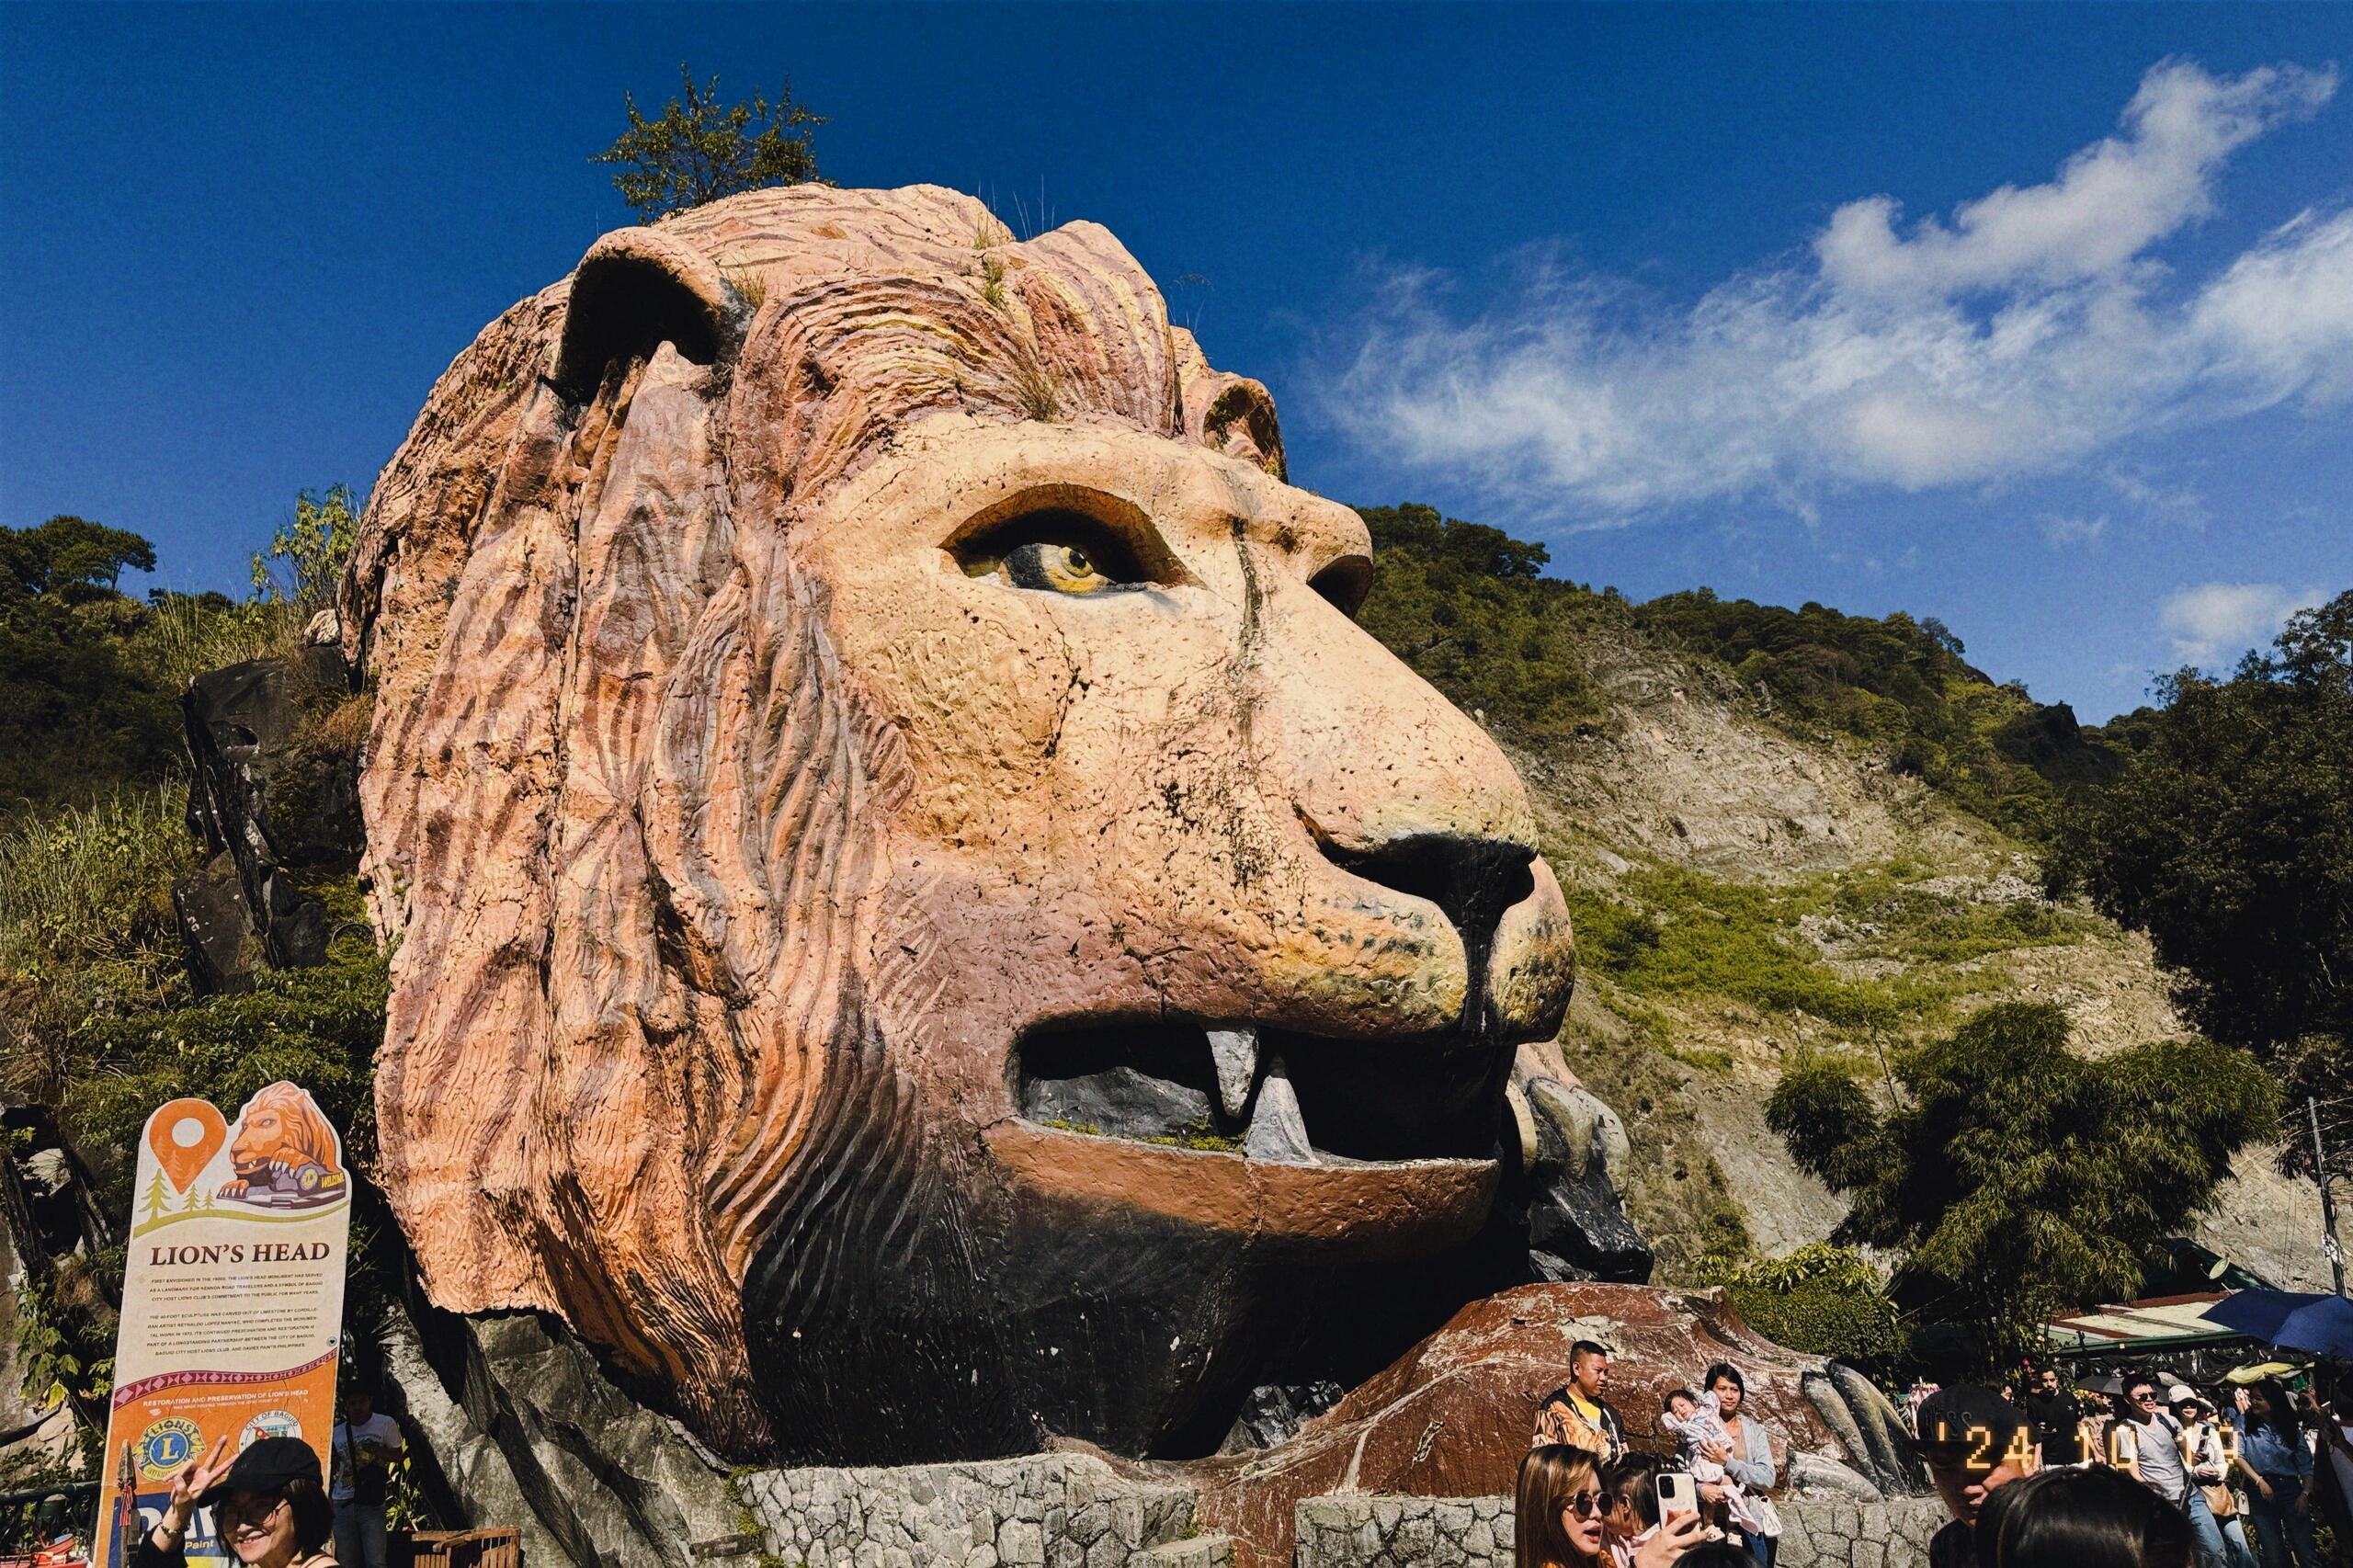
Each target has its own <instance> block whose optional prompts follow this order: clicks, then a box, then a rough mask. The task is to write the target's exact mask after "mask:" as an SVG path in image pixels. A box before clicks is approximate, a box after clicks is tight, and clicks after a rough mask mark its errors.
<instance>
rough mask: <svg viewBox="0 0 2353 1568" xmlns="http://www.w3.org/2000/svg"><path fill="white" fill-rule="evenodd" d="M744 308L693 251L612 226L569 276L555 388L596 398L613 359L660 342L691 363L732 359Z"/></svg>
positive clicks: (645, 354)
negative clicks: (611, 229)
mask: <svg viewBox="0 0 2353 1568" xmlns="http://www.w3.org/2000/svg"><path fill="white" fill-rule="evenodd" d="M750 319H751V309H750V307H749V306H747V305H746V304H745V302H744V300H743V298H742V296H740V295H738V294H737V293H736V292H735V290H733V289H732V288H730V287H729V286H728V283H727V280H726V278H723V277H722V276H721V275H720V271H719V267H717V265H716V264H714V263H713V262H712V261H711V259H710V257H709V256H705V255H703V254H702V253H701V252H700V251H698V250H695V249H693V248H691V247H689V246H687V245H683V244H679V243H678V242H677V241H676V240H673V239H670V238H668V237H667V236H665V235H664V234H661V233H656V232H654V230H652V229H617V230H615V231H614V232H613V233H609V234H607V235H606V236H605V237H604V238H603V239H601V240H598V241H597V243H596V244H593V245H591V246H589V247H588V254H587V255H586V256H583V257H581V259H580V267H579V268H578V270H576V271H575V272H574V274H573V275H572V302H571V304H570V306H569V308H568V309H567V310H566V311H565V312H564V319H563V340H562V341H561V342H560V343H559V344H558V345H557V347H556V355H555V373H554V377H553V380H554V382H555V387H556V390H557V391H558V392H562V393H563V395H564V396H565V397H566V398H568V399H570V400H572V401H573V402H574V403H585V402H586V401H587V400H588V399H590V398H592V397H594V396H596V395H597V384H598V383H599V382H600V381H603V380H604V376H605V367H606V366H608V365H609V364H611V363H612V362H613V361H614V360H616V359H621V360H626V359H631V358H638V359H651V358H654V350H656V349H658V348H659V347H662V345H664V344H665V343H667V344H669V345H671V346H672V347H675V348H676V349H677V351H678V352H679V353H680V354H681V355H683V356H684V357H685V358H688V359H690V360H692V361H693V362H694V363H696V364H698V365H712V364H717V363H718V362H719V361H720V360H722V359H723V358H728V357H729V356H731V355H732V354H733V352H734V350H735V347H736V346H737V344H739V343H740V342H741V341H742V339H743V334H744V328H745V324H747V323H748V322H749V321H750Z"/></svg>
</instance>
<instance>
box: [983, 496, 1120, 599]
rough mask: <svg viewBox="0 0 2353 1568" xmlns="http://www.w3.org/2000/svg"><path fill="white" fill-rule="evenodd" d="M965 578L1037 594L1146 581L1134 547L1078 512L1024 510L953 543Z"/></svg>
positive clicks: (1103, 590)
mask: <svg viewBox="0 0 2353 1568" xmlns="http://www.w3.org/2000/svg"><path fill="white" fill-rule="evenodd" d="M956 559H957V562H958V563H959V564H961V566H962V567H963V568H964V574H965V575H966V576H968V577H1001V578H1003V579H1004V580H1005V581H1006V582H1007V583H1010V584H1012V585H1014V586H1015V587H1017V588H1030V589H1034V590H1037V591H1039V592H1041V593H1049V594H1070V595H1074V596H1084V595H1088V594H1108V593H1114V592H1117V591H1118V590H1120V589H1122V588H1137V587H1142V585H1144V584H1146V583H1147V582H1150V581H1151V580H1152V576H1151V574H1149V573H1147V572H1146V571H1145V570H1144V569H1143V568H1142V565H1140V564H1139V563H1138V562H1137V560H1136V553H1135V551H1133V550H1132V549H1131V548H1130V547H1129V546H1128V544H1127V542H1126V541H1125V540H1122V539H1120V536H1119V535H1118V534H1117V533H1115V532H1113V531H1112V530H1111V529H1110V528H1106V527H1105V526H1104V525H1103V524H1102V523H1100V522H1097V520H1096V519H1095V518H1093V517H1088V516H1086V514H1085V513H1083V512H1071V511H1064V510H1062V509H1060V508H1056V509H1052V510H1048V511H1037V512H1029V513H1024V514H1023V515H1022V516H1020V517H1014V518H1010V519H1008V520H1007V521H1006V522H1005V523H1004V524H1002V525H1001V526H999V527H997V528H991V529H989V530H988V531H987V532H986V533H985V534H983V535H982V536H981V537H980V538H978V539H975V540H969V541H967V542H965V543H964V544H962V545H960V546H958V547H957V548H956Z"/></svg>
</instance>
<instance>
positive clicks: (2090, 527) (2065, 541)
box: [2042, 512, 2108, 550]
mask: <svg viewBox="0 0 2353 1568" xmlns="http://www.w3.org/2000/svg"><path fill="white" fill-rule="evenodd" d="M2107 535H2108V514H2107V513H2105V512H2103V513H2101V514H2100V515H2099V516H2098V517H2062V516H2060V515H2059V514H2058V513H2056V512H2053V513H2050V514H2048V515H2047V516H2045V517H2043V519H2042V537H2043V538H2044V539H2045V540H2049V541H2050V544H2051V548H2052V549H2053V550H2064V549H2065V548H2066V547H2067V546H2069V545H2071V544H2081V545H2097V544H2098V543H2099V541H2100V540H2102V539H2104V538H2106V537H2107Z"/></svg>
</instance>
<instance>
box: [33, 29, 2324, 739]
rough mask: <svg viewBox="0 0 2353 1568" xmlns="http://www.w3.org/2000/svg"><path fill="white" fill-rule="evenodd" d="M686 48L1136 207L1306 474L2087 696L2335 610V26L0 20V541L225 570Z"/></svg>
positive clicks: (625, 218)
mask: <svg viewBox="0 0 2353 1568" xmlns="http://www.w3.org/2000/svg"><path fill="white" fill-rule="evenodd" d="M681 60H688V61H691V62H693V63H694V65H695V67H696V69H697V70H698V71H699V72H704V73H709V72H717V73H719V74H721V76H722V86H723V87H724V88H725V89H727V90H728V91H729V92H730V93H731V94H732V93H733V92H747V91H749V90H750V89H752V88H753V87H755V86H767V87H768V88H771V89H772V88H773V87H774V85H776V83H777V81H778V79H779V77H780V76H782V75H783V74H787V73H790V76H791V79H792V84H793V87H794V89H795V91H796V93H797V94H798V95H799V96H800V97H801V98H802V99H803V100H805V101H806V102H808V103H810V104H811V105H812V106H813V107H814V108H817V109H818V110H819V111H820V112H821V113H824V114H825V115H827V116H829V117H830V119H831V122H830V123H829V124H827V125H826V126H824V128H822V129H821V131H819V133H818V141H817V149H818V155H819V160H820V164H821V166H822V167H823V168H824V171H825V173H826V174H827V175H828V176H830V177H832V178H834V179H835V180H836V181H838V182H839V183H842V184H845V185H878V186H884V185H900V184H907V183H912V182H915V181H933V182H937V183H940V184H945V185H950V186H955V187H961V188H962V189H966V190H972V191H976V192H978V193H979V194H981V195H982V196H983V197H986V198H988V199H991V200H992V201H993V202H995V204H996V206H997V207H998V208H999V210H1001V211H1002V212H1003V213H1004V214H1005V216H1006V218H1007V220H1008V221H1009V222H1011V223H1013V225H1014V226H1015V227H1016V229H1017V230H1018V231H1020V232H1024V233H1027V232H1029V231H1031V230H1034V229H1035V228H1038V227H1040V226H1042V225H1043V224H1044V223H1046V222H1064V221H1067V220H1069V219H1072V218H1076V217H1086V218H1091V219H1095V220H1097V221H1099V222H1104V223H1106V224H1108V226H1109V227H1110V228H1111V229H1112V230H1113V232H1114V233H1118V234H1119V235H1120V237H1121V239H1123V240H1124V241H1125V242H1126V243H1127V244H1128V246H1129V247H1130V249H1131V250H1132V251H1133V252H1134V253H1135V254H1136V255H1137V256H1138V257H1139V258H1140V259H1142V262H1143V263H1144V264H1145V266H1146V267H1149V268H1151V270H1152V271H1153V272H1154V275H1155V276H1156V277H1157V278H1159V279H1160V280H1161V282H1162V284H1163V286H1164V288H1165V289H1166V290H1167V291H1168V293H1169V295H1170V298H1171V301H1172V305H1173V309H1174V312H1175V313H1176V316H1177V317H1178V319H1180V320H1185V321H1189V322H1191V323H1192V324H1194V325H1195V326H1196V329H1197V330H1198V332H1199V335H1200V337H1201V339H1202V341H1203V344H1204V346H1205V347H1207V349H1208V351H1209V354H1210V356H1211V359H1212V361H1213V362H1215V363H1217V364H1219V365H1221V366H1223V367H1226V368H1230V369H1238V370H1242V371H1245V372H1246V373H1250V374H1254V375H1256V376H1258V377H1260V378H1261V379H1263V380H1265V381H1267V383H1268V384H1269V385H1270V386H1272V387H1273V388H1274V390H1275V392H1276V395H1277V397H1278V399H1279V402H1280V403H1281V405H1282V408H1283V415H1284V429H1285V435H1286V437H1287V440H1288V442H1289V445H1290V452H1291V458H1292V472H1293V475H1294V477H1295V478H1296V479H1298V480H1299V481H1300V482H1302V483H1305V484H1308V485H1310V486H1312V487H1313V488H1314V489H1316V490H1318V491H1321V492H1323V493H1324V494H1331V495H1336V496H1339V497H1341V498H1343V499H1347V500H1353V501H1358V502H1361V503H1377V502H1388V501H1396V500H1404V499H1416V500H1425V501H1428V502H1430V503H1432V504H1433V505H1437V506H1441V507H1444V508H1445V509H1447V510H1448V511H1449V512H1452V513H1454V514H1456V515H1458V516H1462V517H1474V518H1478V519H1480V520H1483V521H1487V522H1492V523H1495V524H1498V525H1501V526H1503V527H1505V528H1510V529H1512V530H1513V531H1515V532H1518V533H1520V534H1523V535H1528V536H1533V537H1539V538H1542V539H1544V540H1547V541H1548V542H1549V543H1550V544H1551V546H1552V552H1553V560H1554V562H1555V565H1556V569H1558V570H1560V571H1562V572H1563V573H1564V574H1567V575H1570V576H1573V577H1576V578H1579V579H1581V580H1586V581H1591V582H1593V583H1595V584H1597V585H1600V584H1605V583H1608V584H1615V585H1618V586H1619V587H1620V588H1621V589H1622V590H1624V591H1625V592H1627V593H1629V594H1631V595H1634V596H1636V597H1648V596H1650V595H1653V594H1657V593H1662V592H1665V591H1668V590H1670V589H1674V588H1679V587H1688V586H1692V585H1699V584H1702V583H1704V584H1707V585H1711V586H1713V587H1715V588H1716V589H1717V590H1718V591H1719V592H1720V593H1722V594H1725V595H1727V596H1745V597H1755V598H1759V599H1764V600H1768V601H1778V602H1782V603H1790V604H1795V603H1799V602H1802V601H1803V600H1806V599H1818V600H1821V601H1823V602H1824V603H1827V604H1833V605H1836V606H1838V607H1840V608H1846V609H1849V610H1853V611H1857V612H1862V613H1873V614H1877V613H1884V612H1885V611H1888V610H1892V609H1897V608H1904V609H1909V610H1911V611H1913V612H1914V613H1915V614H1920V615H1935V616H1938V617H1939V618H1941V619H1944V620H1945V621H1946V622H1948V623H1949V625H1950V626H1951V627H1952V628H1953V629H1954V630H1955V631H1958V632H1959V633H1960V634H1961V637H1962V638H1963V639H1964V640H1965V641H1966V642H1967V643H1968V645H1969V649H1970V653H1971V656H1972V659H1974V660H1975V661H1976V662H1978V663H1979V664H1980V665H1983V666H1984V668H1986V669H1988V670H1989V671H1991V672H1992V673H1993V674H1994V675H1995V676H1996V677H1997V678H2005V679H2020V680H2024V681H2026V682H2027V683H2028V684H2029V687H2031V689H2032V690H2033V691H2034V692H2035V693H2036V695H2037V696H2039V697H2041V698H2043V699H2046V700H2068V701H2072V702H2074V703H2075V705H2076V707H2077V709H2078V710H2079V711H2080V712H2081V713H2083V714H2084V716H2085V717H2086V718H2087V719H2090V718H2099V717H2104V716H2106V715H2107V714H2109V713H2111V712H2113V711H2115V710H2119V709H2121V708H2127V707H2131V706H2132V705H2134V704H2135V703H2137V702H2138V701H2140V700H2141V699H2143V693H2144V690H2145V687H2146V685H2147V682H2148V679H2149V677H2150V675H2151V674H2152V672H2154V671H2157V670H2161V669H2165V668H2170V667H2172V666H2173V665H2177V664H2178V663H2180V662H2182V661H2184V660H2185V659H2193V660H2200V661H2204V662H2210V663H2213V662H2227V661H2228V660H2229V659H2230V658H2231V657H2232V656H2234V653H2236V652H2237V651H2238V650H2239V649H2241V648H2244V647H2245V646H2246V645H2247V644H2248V643H2249V642H2256V641H2260V640H2263V639H2264V638H2266V637H2268V635H2269V632H2270V631H2271V630H2272V629H2273V628H2274V627H2275V626H2276V624H2277V622H2278V619H2279V617H2280V616H2281V615H2282V614H2283V613H2285V612H2286V610H2287V609H2288V608H2290V607H2292V606H2293V605H2294V604H2296V603H2298V602H2302V601H2306V600H2309V599H2311V598H2313V597H2318V596H2323V595H2325V594H2328V593H2332V592H2335V591H2338V590H2341V589H2343V588H2346V587H2347V586H2353V502H2349V501H2348V500H2347V497H2348V496H2349V495H2353V82H2347V81H2345V80H2344V79H2343V78H2342V76H2341V75H2340V71H2353V7H2344V6H2336V7H2311V8H2299V7H2293V6H2258V7H2249V8H2236V7H2229V6H2194V7H2184V8H2176V7H2170V6H2094V7H2089V8H2073V7H2065V6H2027V7H2016V8H2010V7H2004V8H1977V7H1968V6H1931V7H1925V8H1917V9H1915V8H1909V7H1904V6H1870V7H1832V6H1787V7H1780V8H1771V9H1743V8H1733V7H1726V6H1679V7H1669V8H1652V7H1643V6H1596V7H1568V6H1548V7H1534V8H1521V7H1506V6H1470V5H1456V6H1429V7H1376V6H1339V5H1324V6H1299V7H1295V8H1286V7H1280V6H1246V7H1245V6H1216V5H1188V6H1179V7H1167V8H1163V7H1158V6H1091V7H1086V8H1031V7H1023V6H916V7H889V8H884V7H862V8H857V9H847V8H834V7H820V6H761V7H740V8H737V7H724V8H720V7H714V8H708V9H706V8H699V7H688V6H662V7H649V8H636V7H629V6H594V7H584V8H576V9H575V8H568V7H558V6H531V7H522V8H505V7H493V6H460V7H449V8H445V7H432V6H392V7H383V8H375V7H366V6H311V7H301V8H242V7H229V6H173V7H166V8H161V9H143V8H134V7H128V6H80V7H72V8H48V7H42V6H22V5H19V6H9V7H5V8H0V210H5V211H6V212H7V213H8V214H9V218H8V221H7V222H6V223H5V224H0V277H5V278H6V282H7V285H8V286H7V288H6V290H0V347H5V349H6V357H5V361H0V362H4V363H5V369H0V521H6V522H9V523H14V524H20V525H21V524H28V523H34V522H38V521H40V519H41V518H43V517H48V516H49V515H51V513H54V512H60V511H72V512H77V513H80V514H82V515H84V516H87V517H94V518H97V519H99V520H102V521H105V522H108V523H112V524H115V525H117V526H120V527H125V528H135V529H138V530H139V531H141V532H142V533H145V534H147V535H148V536H149V537H151V538H152V539H153V540H155V542H156V545H157V548H158V551H159V553H160V555H161V556H162V562H161V570H160V571H159V573H158V574H157V576H158V578H159V579H160V580H161V581H163V582H165V583H167V584H169V585H174V586H219V587H224V588H230V589H241V588H242V586H243V585H244V558H245V556H246V555H247V554H248V553H250V551H252V550H253V549H255V548H256V546H257V545H258V544H259V543H261V542H262V541H263V540H265V539H266V538H267V533H268V531H269V529H270V528H272V527H273V526H275V525H276V524H277V523H278V522H279V521H281V520H282V519H283V518H284V517H286V516H287V515H288V514H289V513H290V510H291V507H292V503H293V498H294V494H295V492H296V491H297V490H298V489H300V488H302V487H304V486H311V487H319V486H324V485H326V484H330V483H337V482H346V483H351V484H352V485H354V486H355V487H356V488H359V489H362V490H364V489H365V488H366V486H367V485H368V484H369V483H370V481H371V480H372V479H373V477H374V475H375V473H376V471H377V470H378V469H379V468H380V467H381V464H382V463H383V461H384V460H385V459H386V458H388V457H389V456H390V455H391V453H392V449H393V448H394V447H395V446H396V445H397V444H398V442H399V440H400V438H401V437H402V436H403V434H404V432H405V430H406V428H407V426H408V422H409V420H410V419H411V418H412V417H413V416H414V415H415V411H416V409H417V407H418V406H419V404H420V403H422V401H423V399H424V396H425V393H426V390H427V388H428V387H429V386H430V385H431V383H432V381H433V379H434V377H435V376H436V375H437V374H438V372H439V371H440V369H442V368H443V367H444V366H445V365H446V364H447V363H448V362H449V359H450V358H451V357H452V356H453V355H454V354H456V352H457V351H458V350H459V349H460V347H463V346H464V344H465V343H466V342H467V340H468V339H469V338H470V337H471V336H472V335H473V333H474V332H475V331H476V330H477V329H478V328H479V327H480V326H481V325H482V324H483V323H485V322H487V321H488V320H489V319H490V318H491V317H492V316H493V315H494V314H495V313H496V312H498V311H500V310H502V309H503V308H505V307H506V305H507V304H509V303H510V302H512V301H514V300H516V299H517V298H519V297H520V296H522V295H523V294H525V293H528V292H529V291H531V290H535V289H537V288H539V287H540V286H541V285H543V284H544V283H546V282H548V281H549V280H551V279H552V278H555V277H558V276H560V275H561V274H562V273H563V271H564V270H565V269H567V268H568V267H570V266H571V265H572V263H573V262H574V261H575V260H577V259H578V257H579V256H580V254H581V252H582V251H583V250H585V248H586V247H587V245H588V244H589V243H590V242H591V241H592V240H594V239H595V238H596V236H597V234H599V233H602V232H604V231H605V230H607V229H609V228H613V227H617V226H619V225H620V224H622V223H624V222H629V221H630V213H629V212H628V210H627V209H626V208H625V207H624V206H623V205H622V203H621V202H620V199H619V198H618V197H617V196H616V195H615V194H614V193H613V191H612V190H611V188H610V187H609V185H608V182H607V171H606V170H604V169H601V168H598V167H596V166H594V165H589V164H588V163H587V162H585V159H586V157H587V155H588V154H589V153H592V152H594V151H596V150H597V149H598V148H599V147H601V146H602V145H604V144H605V143H606V142H608V141H609V140H610V139H611V138H612V136H613V135H614V134H615V133H616V132H617V131H618V130H619V128H620V100H621V94H622V91H623V89H625V88H629V89H634V90H635V91H636V92H637V94H638V96H639V97H640V99H641V101H642V102H647V103H649V104H651V103H654V102H658V101H659V100H661V99H662V98H664V97H666V96H667V95H668V94H669V93H670V92H671V91H672V90H674V88H675V84H676V69H677V64H678V62H680V61H681ZM1180 279H1190V280H1191V281H1187V282H1184V283H1183V284H1182V285H1181V286H1180V282H1179V280H1180Z"/></svg>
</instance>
